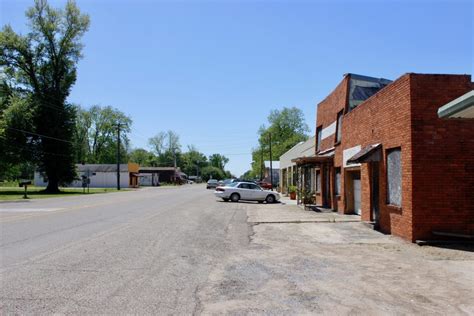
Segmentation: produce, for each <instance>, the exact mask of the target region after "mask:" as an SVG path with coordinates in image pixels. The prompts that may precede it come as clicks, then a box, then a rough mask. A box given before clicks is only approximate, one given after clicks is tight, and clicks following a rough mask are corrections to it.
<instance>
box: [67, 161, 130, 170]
mask: <svg viewBox="0 0 474 316" xmlns="http://www.w3.org/2000/svg"><path fill="white" fill-rule="evenodd" d="M76 168H77V171H79V172H87V171H89V172H117V165H116V164H84V165H83V164H77V165H76ZM120 172H128V164H126V163H124V164H120Z"/></svg>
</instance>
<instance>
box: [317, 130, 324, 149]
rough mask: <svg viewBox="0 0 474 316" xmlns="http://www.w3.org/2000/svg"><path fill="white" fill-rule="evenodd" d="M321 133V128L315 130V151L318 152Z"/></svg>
mask: <svg viewBox="0 0 474 316" xmlns="http://www.w3.org/2000/svg"><path fill="white" fill-rule="evenodd" d="M322 131H323V127H322V126H320V127H318V128H317V129H316V139H317V143H316V151H320V150H321V134H322Z"/></svg>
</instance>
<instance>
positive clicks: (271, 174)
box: [268, 133, 273, 191]
mask: <svg viewBox="0 0 474 316" xmlns="http://www.w3.org/2000/svg"><path fill="white" fill-rule="evenodd" d="M268 138H269V142H270V182H271V187H272V191H273V157H272V133H269V134H268Z"/></svg>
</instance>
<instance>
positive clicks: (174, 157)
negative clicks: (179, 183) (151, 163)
mask: <svg viewBox="0 0 474 316" xmlns="http://www.w3.org/2000/svg"><path fill="white" fill-rule="evenodd" d="M169 137H170V149H171V151H172V152H173V160H174V176H173V179H174V184H176V169H177V164H176V150H175V147H174V145H175V144H173V143H172V142H171V134H170V135H169Z"/></svg>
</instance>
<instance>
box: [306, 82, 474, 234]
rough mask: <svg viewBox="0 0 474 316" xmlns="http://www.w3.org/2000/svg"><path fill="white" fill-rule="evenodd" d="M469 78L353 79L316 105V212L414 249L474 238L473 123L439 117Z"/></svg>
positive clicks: (471, 86)
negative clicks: (343, 217) (349, 216)
mask: <svg viewBox="0 0 474 316" xmlns="http://www.w3.org/2000/svg"><path fill="white" fill-rule="evenodd" d="M473 89H474V84H473V83H472V82H471V76H469V75H428V74H414V73H409V74H405V75H403V76H402V77H400V78H398V79H397V80H395V81H394V82H391V81H389V80H386V79H376V78H371V77H365V76H359V75H354V74H347V75H345V77H344V79H343V80H342V82H341V83H339V85H338V86H337V87H336V89H335V90H334V91H333V92H331V94H329V95H328V96H327V97H326V99H324V100H323V101H322V102H321V103H319V104H318V109H317V112H318V117H317V123H316V154H315V156H314V157H309V158H304V159H302V160H300V161H297V162H298V163H299V164H307V165H308V164H310V165H312V166H313V167H314V166H316V167H317V169H316V175H315V179H316V181H315V183H316V184H315V187H316V204H318V205H322V206H326V207H328V208H332V209H334V210H337V211H338V212H339V213H357V214H360V215H361V218H362V220H363V221H370V222H374V223H375V225H376V226H377V227H378V228H379V229H380V230H381V231H382V232H385V233H391V234H393V235H397V236H400V237H402V238H404V239H407V240H410V241H416V240H419V239H433V238H441V237H439V236H446V235H455V236H464V237H468V236H471V237H472V236H473V235H474V122H473V121H472V120H462V119H454V120H446V119H440V118H439V117H438V115H437V111H438V108H440V107H441V106H443V105H444V104H446V103H448V102H450V101H452V100H453V99H456V98H458V97H460V96H462V95H463V94H465V93H467V92H469V91H471V90H473Z"/></svg>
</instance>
